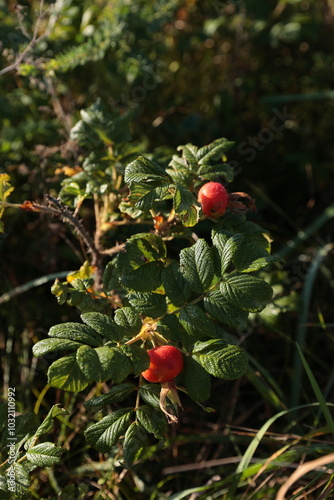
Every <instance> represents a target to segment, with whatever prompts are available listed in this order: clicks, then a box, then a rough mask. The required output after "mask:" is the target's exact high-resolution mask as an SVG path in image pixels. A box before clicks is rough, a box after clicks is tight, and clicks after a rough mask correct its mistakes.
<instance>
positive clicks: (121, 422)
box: [85, 408, 133, 453]
mask: <svg viewBox="0 0 334 500" xmlns="http://www.w3.org/2000/svg"><path fill="white" fill-rule="evenodd" d="M132 413H133V408H123V409H122V410H116V411H114V412H113V413H111V415H107V416H106V417H104V418H102V420H100V421H99V422H96V423H95V424H93V425H91V426H90V427H88V429H86V431H85V438H86V440H87V442H88V444H90V445H91V446H93V448H95V449H96V450H98V451H100V452H101V453H107V452H108V451H110V450H111V448H112V447H113V446H114V445H115V444H116V443H117V441H118V439H119V437H120V436H121V435H122V434H124V433H125V431H126V429H127V428H128V425H129V422H130V420H131V416H132Z"/></svg>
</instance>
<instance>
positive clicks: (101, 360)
mask: <svg viewBox="0 0 334 500" xmlns="http://www.w3.org/2000/svg"><path fill="white" fill-rule="evenodd" d="M118 350H119V349H118V348H117V349H113V348H111V347H108V346H103V347H97V348H95V349H92V348H91V347H89V346H82V347H80V348H79V349H78V350H77V353H76V359H77V362H78V365H79V367H80V369H81V371H82V373H83V374H84V375H85V376H86V377H87V379H88V380H93V381H94V382H104V381H105V380H108V379H111V378H113V376H115V375H116V376H117V378H118V377H119V375H120V373H119V372H120V370H122V369H124V365H123V363H122V361H123V358H121V359H120V357H119V355H118ZM129 371H130V366H129V363H128V369H127V370H126V371H125V376H127V375H128V373H129Z"/></svg>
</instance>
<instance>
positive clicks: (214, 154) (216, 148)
mask: <svg viewBox="0 0 334 500" xmlns="http://www.w3.org/2000/svg"><path fill="white" fill-rule="evenodd" d="M233 145H234V142H232V141H228V140H227V139H225V138H224V137H221V138H220V139H216V140H215V141H213V142H211V144H208V145H207V146H203V147H202V148H201V149H199V150H198V151H197V154H196V157H197V160H198V162H199V163H200V164H201V165H203V164H205V163H208V162H209V161H210V162H211V161H216V160H220V159H221V158H222V157H223V155H224V154H225V153H226V151H228V150H229V149H230V148H231V147H232V146H233Z"/></svg>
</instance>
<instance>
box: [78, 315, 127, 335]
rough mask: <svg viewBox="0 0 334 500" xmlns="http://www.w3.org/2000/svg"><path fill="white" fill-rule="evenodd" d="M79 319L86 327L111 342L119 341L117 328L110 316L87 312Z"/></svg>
mask: <svg viewBox="0 0 334 500" xmlns="http://www.w3.org/2000/svg"><path fill="white" fill-rule="evenodd" d="M81 319H82V321H83V322H84V323H85V324H86V325H88V326H90V327H91V328H92V329H93V330H95V331H96V332H98V333H99V335H101V336H102V337H105V338H106V339H108V340H111V341H112V342H118V341H119V340H121V336H120V332H119V328H118V326H117V324H116V323H115V321H114V320H113V319H112V318H110V316H107V315H106V314H102V313H99V312H88V313H84V314H82V315H81Z"/></svg>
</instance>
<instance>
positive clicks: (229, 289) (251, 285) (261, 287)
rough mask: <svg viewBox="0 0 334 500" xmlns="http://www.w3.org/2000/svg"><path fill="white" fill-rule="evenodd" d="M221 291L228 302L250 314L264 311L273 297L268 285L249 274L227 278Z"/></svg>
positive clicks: (221, 285)
mask: <svg viewBox="0 0 334 500" xmlns="http://www.w3.org/2000/svg"><path fill="white" fill-rule="evenodd" d="M220 291H221V293H222V295H223V296H224V298H225V299H226V300H227V301H228V302H230V303H231V304H233V305H235V306H237V307H239V308H240V309H242V310H244V311H250V312H258V311H262V310H263V309H264V308H265V306H266V305H267V304H268V303H269V302H270V301H271V299H272V295H273V290H272V288H271V286H270V285H269V284H268V283H266V282H265V281H263V280H261V279H259V278H256V277H255V276H250V275H248V274H234V275H227V276H225V278H224V281H222V282H221V284H220Z"/></svg>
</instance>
